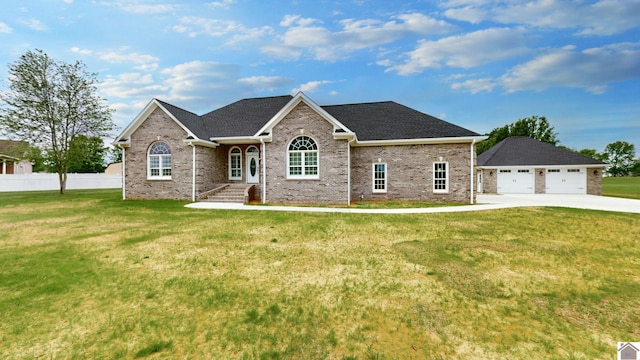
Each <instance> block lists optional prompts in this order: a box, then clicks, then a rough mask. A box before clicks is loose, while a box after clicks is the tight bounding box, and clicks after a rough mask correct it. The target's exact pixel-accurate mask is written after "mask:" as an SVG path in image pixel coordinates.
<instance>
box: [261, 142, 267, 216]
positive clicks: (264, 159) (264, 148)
mask: <svg viewBox="0 0 640 360" xmlns="http://www.w3.org/2000/svg"><path fill="white" fill-rule="evenodd" d="M260 144H262V152H261V154H260V155H261V159H260V162H261V163H262V203H263V204H266V203H267V156H266V155H267V146H266V144H265V143H264V139H263V138H260Z"/></svg>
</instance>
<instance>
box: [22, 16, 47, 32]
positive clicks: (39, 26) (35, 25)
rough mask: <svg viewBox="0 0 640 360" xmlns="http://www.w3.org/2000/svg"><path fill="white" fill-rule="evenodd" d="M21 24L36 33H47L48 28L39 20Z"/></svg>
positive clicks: (25, 21) (26, 21)
mask: <svg viewBox="0 0 640 360" xmlns="http://www.w3.org/2000/svg"><path fill="white" fill-rule="evenodd" d="M20 23H22V24H23V25H25V26H27V27H28V28H29V29H31V30H35V31H47V30H48V28H47V26H46V25H45V24H44V23H43V22H42V21H40V20H38V19H28V20H21V21H20Z"/></svg>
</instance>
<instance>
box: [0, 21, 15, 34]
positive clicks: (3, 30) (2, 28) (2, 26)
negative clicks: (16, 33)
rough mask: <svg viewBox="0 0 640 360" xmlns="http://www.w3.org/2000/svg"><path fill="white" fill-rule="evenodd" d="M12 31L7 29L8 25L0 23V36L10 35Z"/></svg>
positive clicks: (9, 28)
mask: <svg viewBox="0 0 640 360" xmlns="http://www.w3.org/2000/svg"><path fill="white" fill-rule="evenodd" d="M12 31H13V29H11V27H9V25H7V24H5V23H3V22H0V34H11V32H12Z"/></svg>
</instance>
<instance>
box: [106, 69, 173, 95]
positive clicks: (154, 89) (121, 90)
mask: <svg viewBox="0 0 640 360" xmlns="http://www.w3.org/2000/svg"><path fill="white" fill-rule="evenodd" d="M168 90H169V88H168V87H167V86H163V85H162V84H159V83H156V81H154V79H153V77H152V76H151V74H140V73H124V74H120V75H116V76H112V75H108V76H107V77H106V79H105V80H103V81H102V82H101V83H100V91H101V92H102V93H103V94H105V96H106V97H111V98H114V97H115V98H147V99H150V98H153V97H157V96H158V95H160V94H164V93H166V92H167V91H168Z"/></svg>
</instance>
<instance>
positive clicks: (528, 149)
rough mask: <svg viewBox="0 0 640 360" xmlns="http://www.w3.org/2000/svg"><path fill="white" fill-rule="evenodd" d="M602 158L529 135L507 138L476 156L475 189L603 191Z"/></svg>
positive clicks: (512, 192)
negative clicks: (560, 146) (593, 157)
mask: <svg viewBox="0 0 640 360" xmlns="http://www.w3.org/2000/svg"><path fill="white" fill-rule="evenodd" d="M605 165H606V164H605V163H603V162H602V161H599V160H596V159H592V158H590V157H587V156H583V155H581V154H578V153H575V152H573V151H570V150H566V149H563V148H559V147H557V146H553V145H551V144H548V143H545V142H541V141H539V140H536V139H532V138H529V137H524V136H518V137H510V138H507V139H505V140H503V141H501V142H499V143H498V144H496V145H495V146H493V147H492V148H490V149H489V150H487V151H485V152H484V153H482V154H480V155H478V157H477V174H476V175H477V187H478V192H484V193H497V194H591V195H601V194H602V172H603V171H602V170H603V169H604V167H605Z"/></svg>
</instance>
